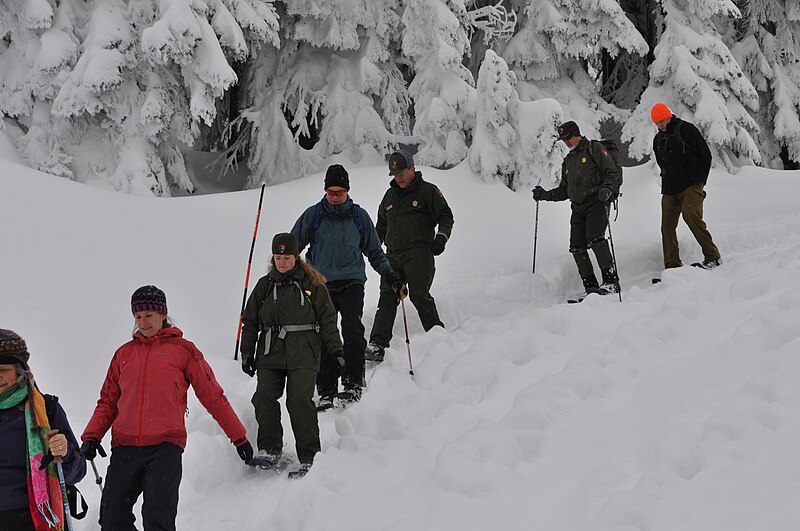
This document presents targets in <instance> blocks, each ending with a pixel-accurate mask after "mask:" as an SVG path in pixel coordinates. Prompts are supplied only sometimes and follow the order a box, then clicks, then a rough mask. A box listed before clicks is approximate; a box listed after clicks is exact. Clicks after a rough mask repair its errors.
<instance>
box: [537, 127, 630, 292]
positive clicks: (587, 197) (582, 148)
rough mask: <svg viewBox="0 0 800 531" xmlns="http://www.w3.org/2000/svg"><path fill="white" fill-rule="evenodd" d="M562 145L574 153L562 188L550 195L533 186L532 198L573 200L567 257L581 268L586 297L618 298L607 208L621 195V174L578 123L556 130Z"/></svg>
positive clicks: (564, 167)
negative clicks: (597, 271)
mask: <svg viewBox="0 0 800 531" xmlns="http://www.w3.org/2000/svg"><path fill="white" fill-rule="evenodd" d="M558 140H561V141H563V142H564V144H565V145H566V146H567V148H569V150H570V151H569V153H567V156H566V157H565V158H564V162H563V163H562V165H561V183H560V184H559V185H558V187H556V188H553V189H551V190H545V189H544V188H542V187H541V186H537V187H535V188H534V189H533V199H534V200H535V201H536V202H537V206H538V202H539V201H565V200H567V199H569V200H570V202H571V207H572V216H571V218H570V238H569V252H570V253H572V256H573V258H574V259H575V264H576V265H577V266H578V273H579V274H580V277H581V280H582V281H583V286H584V289H585V290H586V293H587V294H589V293H598V294H600V295H607V294H609V293H619V291H620V285H619V276H618V274H617V269H616V264H615V260H614V258H613V255H612V251H611V249H610V248H609V244H608V240H606V236H605V234H606V230H607V229H608V211H609V204H610V202H611V201H613V200H614V198H616V197H617V195H618V194H619V186H620V183H621V176H620V172H619V170H618V169H617V165H616V163H615V161H614V159H613V158H612V156H611V155H610V154H609V152H608V150H607V149H606V148H605V147H604V146H603V144H602V143H600V142H598V141H592V140H589V139H587V138H585V137H583V136H581V132H580V129H579V128H578V124H576V123H575V122H573V121H569V122H566V123H563V124H561V125H560V126H558ZM589 249H592V251H594V255H595V258H596V259H597V263H598V265H599V266H600V271H601V274H602V281H603V283H602V285H601V284H599V283H598V281H597V277H596V276H595V272H594V266H593V265H592V260H591V258H590V257H589Z"/></svg>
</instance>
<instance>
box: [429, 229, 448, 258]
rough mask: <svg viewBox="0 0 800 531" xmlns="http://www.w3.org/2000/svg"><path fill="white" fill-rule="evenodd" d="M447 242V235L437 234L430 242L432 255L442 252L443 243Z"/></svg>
mask: <svg viewBox="0 0 800 531" xmlns="http://www.w3.org/2000/svg"><path fill="white" fill-rule="evenodd" d="M445 243H447V236H445V235H444V234H441V233H439V234H437V235H436V238H434V240H433V243H432V244H431V253H432V254H433V256H439V255H440V254H442V253H443V252H444V244H445Z"/></svg>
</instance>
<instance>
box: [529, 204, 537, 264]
mask: <svg viewBox="0 0 800 531" xmlns="http://www.w3.org/2000/svg"><path fill="white" fill-rule="evenodd" d="M533 227H534V228H533V270H532V271H531V274H532V275H535V274H536V242H537V241H538V240H539V201H536V223H534V226H533Z"/></svg>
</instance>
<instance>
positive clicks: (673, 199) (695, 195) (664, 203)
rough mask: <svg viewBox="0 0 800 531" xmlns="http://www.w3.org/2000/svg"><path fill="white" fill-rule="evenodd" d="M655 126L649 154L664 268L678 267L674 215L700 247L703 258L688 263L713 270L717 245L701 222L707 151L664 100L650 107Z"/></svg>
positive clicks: (698, 136)
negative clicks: (656, 171) (654, 166)
mask: <svg viewBox="0 0 800 531" xmlns="http://www.w3.org/2000/svg"><path fill="white" fill-rule="evenodd" d="M650 118H651V119H652V120H653V122H654V123H655V124H656V127H658V133H656V136H655V138H654V139H653V153H655V155H656V162H658V165H659V167H660V168H661V194H662V195H661V245H662V248H663V251H664V267H665V268H666V269H669V268H673V267H681V266H682V265H683V264H682V263H681V257H680V248H679V246H678V234H677V228H678V218H679V217H680V216H681V215H682V216H683V221H684V222H686V225H687V226H688V227H689V230H690V231H692V234H693V235H694V238H695V239H696V240H697V243H699V244H700V247H701V248H702V249H703V261H702V262H695V263H693V264H692V265H693V266H695V267H700V268H703V269H713V268H715V267H717V266H718V265H720V254H719V249H717V246H716V245H714V241H713V240H712V238H711V233H710V232H708V228H707V227H706V223H705V222H704V221H703V200H704V199H705V197H706V192H705V190H704V188H705V185H706V182H707V181H708V172H709V170H710V169H711V150H710V149H709V148H708V144H707V143H706V141H705V139H704V138H703V136H702V135H701V133H700V131H699V130H698V129H697V127H695V125H694V124H692V123H690V122H687V121H684V120H681V119H680V118H678V117H677V116H675V115H673V114H672V111H671V110H670V109H669V107H667V106H666V105H665V104H664V103H661V102H658V103H656V104H655V105H653V108H652V109H650Z"/></svg>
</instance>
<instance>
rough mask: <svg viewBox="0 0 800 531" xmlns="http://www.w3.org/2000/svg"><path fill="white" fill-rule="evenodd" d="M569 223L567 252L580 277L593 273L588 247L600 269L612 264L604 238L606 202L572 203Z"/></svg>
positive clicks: (606, 222)
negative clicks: (572, 259)
mask: <svg viewBox="0 0 800 531" xmlns="http://www.w3.org/2000/svg"><path fill="white" fill-rule="evenodd" d="M569 224H570V231H569V252H571V253H572V257H573V258H574V259H575V265H577V266H578V274H580V276H581V278H586V277H588V276H591V275H594V266H593V265H592V260H591V259H590V258H589V248H591V249H592V251H594V255H595V257H596V258H597V265H599V266H600V269H608V268H610V267H612V266H613V265H614V260H613V258H612V257H611V250H610V249H609V247H608V240H606V229H607V228H608V212H607V211H606V203H603V202H601V201H587V202H586V203H583V204H580V205H578V204H576V203H572V217H571V218H570V221H569Z"/></svg>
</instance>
